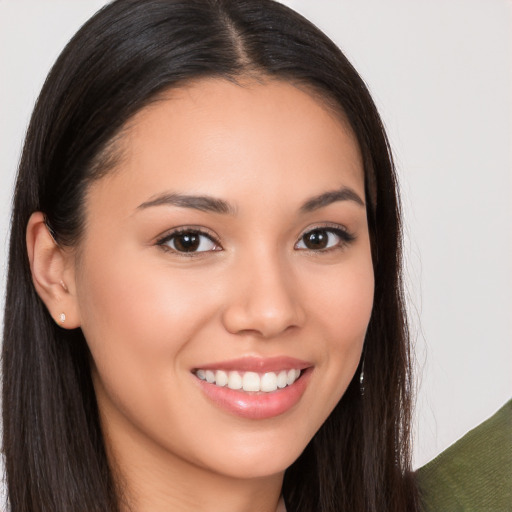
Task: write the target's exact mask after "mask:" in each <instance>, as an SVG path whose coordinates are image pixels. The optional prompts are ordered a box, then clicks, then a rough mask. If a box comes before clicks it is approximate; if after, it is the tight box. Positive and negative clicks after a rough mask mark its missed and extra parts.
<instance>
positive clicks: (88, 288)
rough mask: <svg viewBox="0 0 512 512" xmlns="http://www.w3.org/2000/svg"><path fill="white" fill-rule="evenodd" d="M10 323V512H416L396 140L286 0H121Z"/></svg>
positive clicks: (32, 137) (62, 82)
mask: <svg viewBox="0 0 512 512" xmlns="http://www.w3.org/2000/svg"><path fill="white" fill-rule="evenodd" d="M4 339H5V341H4V349H3V351H4V353H3V375H4V388H3V415H4V451H5V458H6V470H7V482H8V496H9V502H10V507H11V510H12V511H13V512H14V511H29V510H30V511H32V512H33V511H48V510H52V511H79V510H84V511H85V510H87V511H91V510H98V511H100V510H101V511H104V510H122V511H125V510H152V511H156V510H164V509H165V510H168V509H169V508H174V509H177V510H189V509H190V510H192V509H193V510H198V509H199V510H202V509H204V510H222V511H229V510H272V511H273V510H275V509H276V506H278V501H279V499H280V496H282V498H283V500H284V503H285V504H286V507H287V510H289V511H302V510H304V511H306V510H311V511H312V510H315V511H317V510H322V511H329V510H345V509H346V510H353V511H357V510H374V511H377V510H378V511H383V510H393V511H400V510H404V511H405V510H408V511H411V510H415V508H416V492H415V487H414V483H413V482H412V480H411V479H410V477H409V469H410V462H409V459H410V453H409V421H410V418H409V415H410V389H411V372H410V361H409V345H408V338H407V325H406V319H405V315H404V313H403V301H402V288H401V281H400V216H399V208H398V204H397V191H396V185H395V175H394V169H393V163H392V159H391V155H390V153H389V150H388V144H387V140H386V136H385V133H384V130H383V128H382V125H381V122H380V118H379V116H378V113H377V111H376V109H375V106H374V104H373V102H372V100H371V98H370V96H369V94H368V91H367V90H366V88H365V86H364V84H363V82H362V81H361V79H360V77H359V76H358V75H357V73H356V72H355V70H354V69H353V68H352V66H351V65H350V64H349V63H348V61H347V60H346V59H345V57H344V56H343V55H342V54H341V52H340V51H339V50H338V49H337V48H336V47H335V46H334V45H333V43H332V42H331V41H329V40H328V39H327V38H326V37H325V36H324V35H323V34H322V33H321V32H319V31H318V30H317V29H316V28H315V27H313V26H312V25H311V24H310V23H308V22H307V21H306V20H304V19H303V18H301V17H300V16H298V15H297V14H295V13H293V12H292V11H290V10H289V9H287V8H286V7H284V6H282V5H280V4H277V3H274V2H271V1H267V0H265V1H256V2H255V1H253V0H252V1H222V0H219V1H207V0H194V1H190V0H189V1H186V2H177V1H166V0H151V1H147V2H140V1H138V0H120V1H117V2H114V3H112V4H111V5H109V6H107V7H106V8H104V9H103V10H102V11H100V12H99V13H98V14H97V15H96V16H94V17H93V18H92V19H91V20H90V21H89V22H88V23H87V24H86V25H85V26H84V27H83V28H82V29H81V30H80V31H79V32H78V34H77V35H76V36H75V37H74V38H73V40H72V41H71V42H70V43H69V45H68V46H67V47H66V49H65V50H64V52H63V53H62V55H61V56H60V57H59V59H58V61H57V63H56V64H55V66H54V68H53V69H52V71H51V73H50V75H49V77H48V80H47V82H46V83H45V86H44V88H43V91H42V93H41V96H40V98H39V100H38V102H37V105H36V108H35V111H34V114H33V117H32V120H31V123H30V127H29V131H28V134H27V139H26V143H25V148H24V151H23V156H22V161H21V163H20V169H19V176H18V181H17V186H16V193H15V206H14V215H13V224H12V235H11V246H10V263H9V276H8V291H7V298H6V312H5V333H4ZM279 506H280V507H281V508H282V507H283V506H284V504H283V502H281V504H280V505H279Z"/></svg>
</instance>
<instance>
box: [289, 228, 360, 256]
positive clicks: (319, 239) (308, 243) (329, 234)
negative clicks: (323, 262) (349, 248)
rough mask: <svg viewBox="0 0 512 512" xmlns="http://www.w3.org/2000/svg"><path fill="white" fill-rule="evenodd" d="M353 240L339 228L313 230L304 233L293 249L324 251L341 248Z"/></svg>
mask: <svg viewBox="0 0 512 512" xmlns="http://www.w3.org/2000/svg"><path fill="white" fill-rule="evenodd" d="M353 239H354V237H353V236H352V235H351V234H350V233H348V232H347V231H345V230H344V229H341V228H315V229H312V230H310V231H307V232H306V233H304V234H303V235H302V237H301V238H300V240H299V241H298V242H297V244H296V245H295V248H296V249H306V250H309V251H324V250H328V249H335V248H337V247H342V246H343V245H345V244H347V243H349V242H351V241H352V240H353Z"/></svg>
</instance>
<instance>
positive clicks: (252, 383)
mask: <svg viewBox="0 0 512 512" xmlns="http://www.w3.org/2000/svg"><path fill="white" fill-rule="evenodd" d="M242 388H243V390H244V391H259V390H260V376H259V375H258V374H257V373H254V372H245V373H244V376H243V377H242Z"/></svg>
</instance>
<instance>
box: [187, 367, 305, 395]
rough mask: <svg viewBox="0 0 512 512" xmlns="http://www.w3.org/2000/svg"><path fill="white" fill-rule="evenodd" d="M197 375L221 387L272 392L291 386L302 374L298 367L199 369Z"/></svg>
mask: <svg viewBox="0 0 512 512" xmlns="http://www.w3.org/2000/svg"><path fill="white" fill-rule="evenodd" d="M195 373H196V377H198V378H199V379H201V380H205V381H206V382H208V383H210V384H215V385H216V386H219V387H224V386H227V387H228V388H230V389H236V390H243V391H253V392H258V391H263V392H265V393H271V392H272V391H276V390H277V389H283V388H285V387H286V386H291V385H292V384H293V383H294V382H295V381H296V380H297V379H298V378H299V376H300V373H301V371H300V370H298V369H291V370H281V371H280V372H278V373H276V372H267V373H263V374H258V373H256V372H237V371H230V372H226V371H224V370H216V371H213V370H197V371H196V372H195Z"/></svg>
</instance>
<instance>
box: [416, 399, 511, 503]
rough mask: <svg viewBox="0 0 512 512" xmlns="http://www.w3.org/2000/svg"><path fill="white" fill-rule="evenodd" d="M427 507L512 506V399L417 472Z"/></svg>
mask: <svg viewBox="0 0 512 512" xmlns="http://www.w3.org/2000/svg"><path fill="white" fill-rule="evenodd" d="M416 476H417V481H418V486H419V489H420V496H421V502H422V505H423V507H422V510H423V511H424V512H444V511H447V512H457V511H475V512H476V511H489V512H490V511H493V512H502V511H503V512H505V511H511V510H512V400H510V401H509V402H507V403H506V404H505V405H504V406H503V407H502V408H501V409H500V410H499V411H498V412H497V413H496V414H495V415H494V416H492V417H491V418H489V419H488V420H487V421H485V422H484V423H482V424H481V425H479V426H478V427H476V428H475V429H473V430H471V431H470V432H468V433H467V434H466V435H465V436H464V437H463V438H462V439H460V440H459V441H457V442H456V443H455V444H453V445H452V446H450V447H449V448H448V449H447V450H446V451H444V452H443V453H441V455H439V456H438V457H436V458H435V459H434V460H432V461H431V462H429V463H428V464H427V465H426V466H423V467H422V468H421V469H419V470H418V471H417V472H416Z"/></svg>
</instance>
